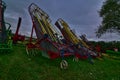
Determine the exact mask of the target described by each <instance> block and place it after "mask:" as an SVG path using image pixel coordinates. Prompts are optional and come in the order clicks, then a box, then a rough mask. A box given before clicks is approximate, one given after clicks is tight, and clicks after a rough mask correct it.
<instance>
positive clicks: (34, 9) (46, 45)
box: [26, 3, 73, 68]
mask: <svg viewBox="0 0 120 80" xmlns="http://www.w3.org/2000/svg"><path fill="white" fill-rule="evenodd" d="M29 13H30V15H31V19H32V22H33V27H32V32H31V38H30V42H29V43H28V44H27V46H26V52H27V54H29V55H30V54H35V53H36V50H39V51H41V53H42V55H43V56H45V57H48V58H50V59H55V58H58V57H62V58H63V57H66V56H71V55H73V50H72V49H71V48H69V47H68V46H67V45H65V44H62V42H61V41H60V39H59V38H58V37H57V35H56V31H55V30H54V28H53V26H52V25H51V20H50V18H49V16H48V15H47V14H46V13H45V12H44V11H43V10H42V9H40V8H39V7H38V6H37V5H36V4H34V3H32V4H31V5H30V6H29ZM33 30H35V33H36V36H37V41H35V43H32V35H33ZM61 65H62V67H63V66H64V68H66V66H67V65H68V64H67V62H66V61H65V60H62V63H61Z"/></svg>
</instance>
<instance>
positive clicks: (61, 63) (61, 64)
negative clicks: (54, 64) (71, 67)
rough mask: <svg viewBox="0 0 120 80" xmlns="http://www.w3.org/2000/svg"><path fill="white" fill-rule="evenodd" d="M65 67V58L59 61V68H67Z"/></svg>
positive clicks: (66, 65) (66, 64)
mask: <svg viewBox="0 0 120 80" xmlns="http://www.w3.org/2000/svg"><path fill="white" fill-rule="evenodd" d="M67 67H68V63H67V61H66V60H62V61H61V62H60V68H61V69H67Z"/></svg>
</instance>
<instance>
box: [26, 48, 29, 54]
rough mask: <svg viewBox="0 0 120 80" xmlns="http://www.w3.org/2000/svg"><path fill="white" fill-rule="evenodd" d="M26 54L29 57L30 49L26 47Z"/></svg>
mask: <svg viewBox="0 0 120 80" xmlns="http://www.w3.org/2000/svg"><path fill="white" fill-rule="evenodd" d="M26 53H27V55H29V50H28V48H27V47H26Z"/></svg>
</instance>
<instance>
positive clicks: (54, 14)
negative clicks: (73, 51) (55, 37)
mask: <svg viewBox="0 0 120 80" xmlns="http://www.w3.org/2000/svg"><path fill="white" fill-rule="evenodd" d="M4 1H5V3H6V4H7V9H6V11H5V20H6V21H7V22H9V23H11V25H12V28H11V29H12V30H13V32H15V30H16V26H17V21H18V17H22V24H21V28H20V33H21V34H25V35H30V32H31V27H32V21H31V18H30V15H29V12H28V6H29V5H30V4H31V3H36V4H37V5H38V6H39V7H40V8H41V9H43V10H44V11H45V12H46V13H47V14H48V15H49V16H50V18H51V19H52V23H53V24H54V23H55V21H56V20H57V19H58V18H63V19H64V20H65V21H66V22H67V23H68V24H69V25H70V27H71V28H72V29H75V31H76V34H77V35H81V34H86V35H87V37H88V38H89V39H91V40H92V39H97V38H96V37H95V29H96V28H97V26H98V25H99V24H100V22H101V19H100V17H99V14H98V11H99V10H100V8H101V6H102V3H103V1H105V0H4ZM113 35H114V34H113ZM108 37H109V35H108ZM102 38H104V36H103V37H102ZM102 38H101V39H102ZM109 38H110V37H109Z"/></svg>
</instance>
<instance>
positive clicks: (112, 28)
mask: <svg viewBox="0 0 120 80" xmlns="http://www.w3.org/2000/svg"><path fill="white" fill-rule="evenodd" d="M99 15H100V17H102V23H101V25H99V26H98V30H97V31H96V36H97V37H98V38H99V37H101V36H102V35H103V34H104V33H106V32H110V33H111V32H116V33H120V0H106V1H105V2H103V6H102V7H101V9H100V11H99Z"/></svg>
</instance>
